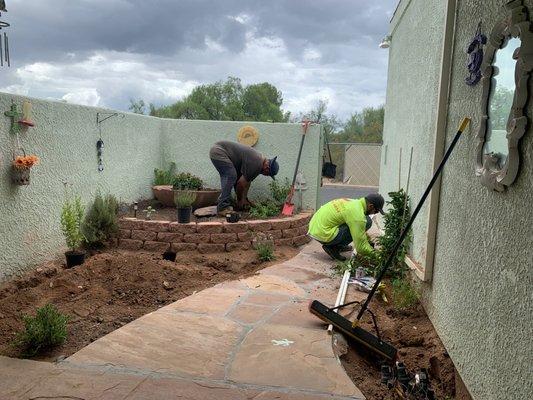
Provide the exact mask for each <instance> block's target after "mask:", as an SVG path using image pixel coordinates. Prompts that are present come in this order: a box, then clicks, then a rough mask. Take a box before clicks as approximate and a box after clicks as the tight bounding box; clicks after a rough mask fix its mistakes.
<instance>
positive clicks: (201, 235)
mask: <svg viewBox="0 0 533 400" xmlns="http://www.w3.org/2000/svg"><path fill="white" fill-rule="evenodd" d="M310 219H311V213H302V214H298V215H295V216H292V217H287V218H275V219H269V220H248V221H239V222H237V223H227V222H223V221H209V222H192V223H190V224H179V223H177V222H171V221H159V220H157V221H145V220H142V219H137V218H122V219H121V220H120V221H119V225H120V235H119V236H120V238H119V246H120V247H122V248H125V249H129V250H141V249H142V250H147V251H156V252H164V251H167V250H172V251H176V252H180V251H192V250H197V251H198V252H200V253H217V252H224V251H235V250H247V249H250V248H251V247H252V244H253V239H254V236H255V234H256V233H258V232H264V233H265V234H267V235H269V236H271V237H272V239H273V240H274V244H275V245H276V246H301V245H304V244H306V243H308V242H309V241H310V239H309V237H308V236H307V229H308V224H309V220H310Z"/></svg>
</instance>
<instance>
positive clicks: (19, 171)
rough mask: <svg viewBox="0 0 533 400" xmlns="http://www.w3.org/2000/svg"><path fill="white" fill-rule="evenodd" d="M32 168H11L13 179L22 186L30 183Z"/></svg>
mask: <svg viewBox="0 0 533 400" xmlns="http://www.w3.org/2000/svg"><path fill="white" fill-rule="evenodd" d="M30 171H31V169H30V168H15V167H12V168H11V181H12V182H13V183H14V184H16V185H20V186H25V185H29V184H30Z"/></svg>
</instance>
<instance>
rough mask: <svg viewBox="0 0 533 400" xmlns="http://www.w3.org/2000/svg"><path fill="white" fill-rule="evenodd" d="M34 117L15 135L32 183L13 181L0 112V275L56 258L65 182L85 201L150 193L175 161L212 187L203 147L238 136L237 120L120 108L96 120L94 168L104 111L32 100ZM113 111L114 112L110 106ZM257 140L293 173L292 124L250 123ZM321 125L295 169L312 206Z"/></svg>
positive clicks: (5, 102)
mask: <svg viewBox="0 0 533 400" xmlns="http://www.w3.org/2000/svg"><path fill="white" fill-rule="evenodd" d="M12 99H13V100H14V101H15V102H16V103H17V104H18V105H19V109H21V106H22V101H23V100H24V99H23V98H22V97H18V96H13V95H8V94H5V93H0V110H2V113H3V111H4V110H5V111H7V110H8V109H9V107H10V104H11V100H12ZM30 100H31V102H32V104H33V120H34V122H35V123H36V126H35V127H34V128H30V129H29V130H28V131H27V132H26V133H22V134H21V135H20V139H21V143H22V146H23V147H24V148H25V150H26V152H28V153H34V154H36V155H38V156H39V157H40V158H41V164H40V165H39V166H36V167H35V168H34V169H33V171H32V176H31V184H30V185H29V186H27V187H18V186H14V185H12V184H11V181H10V168H11V164H10V163H11V157H12V151H13V149H14V146H15V137H14V136H13V135H11V134H9V127H10V119H9V118H7V117H4V116H3V115H2V117H1V118H0V281H1V280H3V279H5V278H6V277H8V276H10V275H13V274H18V273H20V272H23V271H24V270H27V269H28V268H31V267H33V266H34V265H36V264H38V263H41V262H43V261H45V260H48V259H51V258H54V257H56V256H58V255H60V254H61V253H62V251H63V250H64V239H63V236H62V234H61V230H60V213H61V206H62V203H63V201H64V185H63V183H62V182H63V181H64V180H66V181H68V182H69V183H70V191H71V192H72V193H78V194H80V195H81V196H82V200H83V201H84V203H88V202H89V201H90V200H91V199H92V198H93V196H94V194H95V193H96V192H97V191H98V190H100V191H101V192H102V193H111V194H114V195H115V196H117V198H118V199H119V200H120V201H122V202H126V203H130V204H131V202H133V201H135V200H138V199H146V198H150V197H151V184H152V181H153V170H154V168H157V167H162V166H166V165H168V162H169V161H175V162H176V163H177V165H178V167H179V168H180V170H185V171H187V172H191V173H193V174H195V175H198V176H200V177H201V178H203V179H205V180H206V181H207V182H208V184H209V185H211V186H215V187H216V186H217V185H218V177H217V175H216V171H215V169H214V167H213V166H212V164H211V162H210V160H209V157H208V149H209V147H210V145H211V144H212V143H214V142H215V141H216V139H218V138H222V137H223V138H227V139H232V140H235V139H236V134H237V131H238V128H239V127H240V126H242V125H243V124H242V123H223V122H217V121H181V120H163V119H159V118H153V117H148V116H143V115H136V114H129V113H126V115H125V117H124V118H112V119H110V120H108V121H106V122H104V123H103V125H102V137H103V140H104V143H105V146H104V171H103V172H102V173H100V172H98V170H97V156H96V141H97V140H98V130H97V126H96V113H97V112H98V111H111V110H102V109H97V108H93V107H84V106H78V105H72V104H66V103H62V102H54V101H46V100H39V99H30ZM111 112H113V111H111ZM254 126H256V127H257V128H258V129H259V131H260V133H261V139H260V143H259V147H258V149H259V150H260V151H262V152H264V153H265V154H268V155H270V154H274V155H279V156H280V166H281V169H280V176H281V177H285V176H287V177H289V176H290V178H291V179H292V173H293V171H294V165H295V160H296V155H297V151H298V145H299V139H300V136H299V135H300V132H301V129H300V126H299V125H298V124H254ZM320 140H321V138H320V127H318V126H317V127H312V128H311V129H310V131H309V134H308V136H307V138H306V144H305V148H304V152H303V155H302V164H301V168H300V169H301V170H302V171H303V172H304V175H305V177H306V179H307V182H308V185H309V189H308V190H307V191H305V196H304V203H305V206H306V207H308V208H315V206H316V198H317V186H318V181H319V160H320V151H321V146H320ZM269 182H270V178H266V177H259V178H257V180H256V181H255V182H254V183H253V188H254V191H253V193H259V194H260V193H263V194H265V193H266V192H267V191H268V183H269Z"/></svg>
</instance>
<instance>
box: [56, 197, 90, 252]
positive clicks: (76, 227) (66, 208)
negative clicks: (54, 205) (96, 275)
mask: <svg viewBox="0 0 533 400" xmlns="http://www.w3.org/2000/svg"><path fill="white" fill-rule="evenodd" d="M84 213H85V207H84V206H83V205H82V203H81V198H80V197H79V196H77V197H76V198H75V199H74V200H69V199H67V200H65V203H64V204H63V209H62V211H61V230H62V231H63V235H65V239H66V242H67V246H68V247H69V249H70V250H72V251H75V250H76V249H78V248H79V247H80V246H81V244H82V243H83V240H84V239H85V237H84V236H83V233H82V231H81V225H82V221H83V214H84Z"/></svg>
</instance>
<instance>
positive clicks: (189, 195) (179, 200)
mask: <svg viewBox="0 0 533 400" xmlns="http://www.w3.org/2000/svg"><path fill="white" fill-rule="evenodd" d="M174 201H175V202H176V207H178V208H189V207H191V206H192V205H193V203H194V202H195V201H196V194H195V193H193V192H187V191H182V192H178V193H176V196H174Z"/></svg>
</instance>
